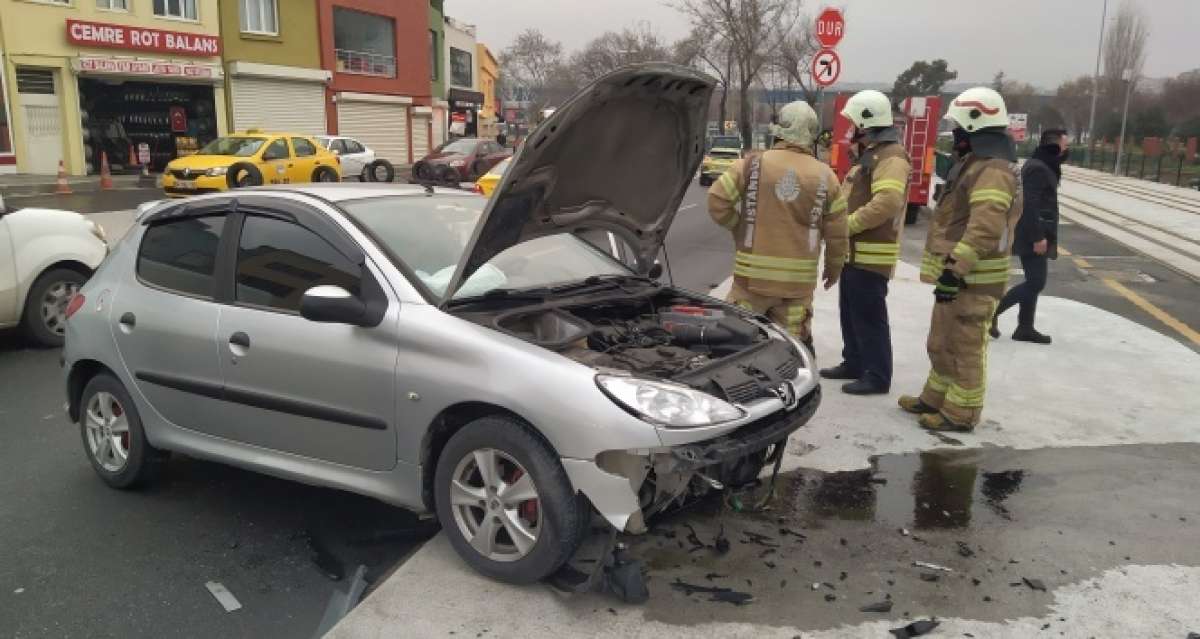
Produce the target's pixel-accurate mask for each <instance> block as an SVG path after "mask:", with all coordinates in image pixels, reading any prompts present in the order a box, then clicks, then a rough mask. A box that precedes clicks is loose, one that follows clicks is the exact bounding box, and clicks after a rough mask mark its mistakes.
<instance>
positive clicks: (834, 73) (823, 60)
mask: <svg viewBox="0 0 1200 639" xmlns="http://www.w3.org/2000/svg"><path fill="white" fill-rule="evenodd" d="M841 74H842V59H841V58H840V57H838V54H837V52H836V51H834V50H833V49H821V51H819V52H818V53H817V55H815V56H813V61H812V77H813V81H814V82H816V83H817V84H819V85H821V86H823V87H827V86H829V85H831V84H833V83H834V82H837V79H838V76H840V75H841Z"/></svg>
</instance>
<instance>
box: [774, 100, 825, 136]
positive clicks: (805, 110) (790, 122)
mask: <svg viewBox="0 0 1200 639" xmlns="http://www.w3.org/2000/svg"><path fill="white" fill-rule="evenodd" d="M817 128H818V125H817V112H816V111H813V108H812V107H811V106H809V105H808V103H807V102H805V101H804V100H797V101H795V102H789V103H788V104H785V105H783V108H782V109H780V110H779V123H778V124H772V125H771V135H773V136H775V137H777V138H780V139H782V140H784V141H785V142H790V143H792V144H795V145H797V146H812V143H813V141H814V140H816V139H817Z"/></svg>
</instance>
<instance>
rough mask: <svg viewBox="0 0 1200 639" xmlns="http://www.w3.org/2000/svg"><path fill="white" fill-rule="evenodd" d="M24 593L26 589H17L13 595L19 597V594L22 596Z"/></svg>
mask: <svg viewBox="0 0 1200 639" xmlns="http://www.w3.org/2000/svg"><path fill="white" fill-rule="evenodd" d="M23 592H25V589H24V588H17V589H16V590H14V591H13V594H14V595H19V594H21V593H23Z"/></svg>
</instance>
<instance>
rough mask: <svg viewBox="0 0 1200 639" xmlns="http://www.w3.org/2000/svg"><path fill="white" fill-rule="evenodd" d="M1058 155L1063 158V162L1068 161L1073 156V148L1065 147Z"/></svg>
mask: <svg viewBox="0 0 1200 639" xmlns="http://www.w3.org/2000/svg"><path fill="white" fill-rule="evenodd" d="M1058 157H1059V158H1061V159H1062V161H1063V162H1066V161H1067V160H1069V159H1070V158H1071V149H1070V148H1066V149H1063V152H1062V153H1061V154H1060V155H1059V156H1058Z"/></svg>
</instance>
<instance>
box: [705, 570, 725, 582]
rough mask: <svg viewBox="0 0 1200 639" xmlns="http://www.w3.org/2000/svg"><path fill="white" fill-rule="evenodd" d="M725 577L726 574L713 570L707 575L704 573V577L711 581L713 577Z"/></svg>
mask: <svg viewBox="0 0 1200 639" xmlns="http://www.w3.org/2000/svg"><path fill="white" fill-rule="evenodd" d="M725 577H728V575H720V574H717V573H715V572H710V573H708V574H707V575H704V578H705V579H707V580H709V581H712V580H713V579H724V578H725Z"/></svg>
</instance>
